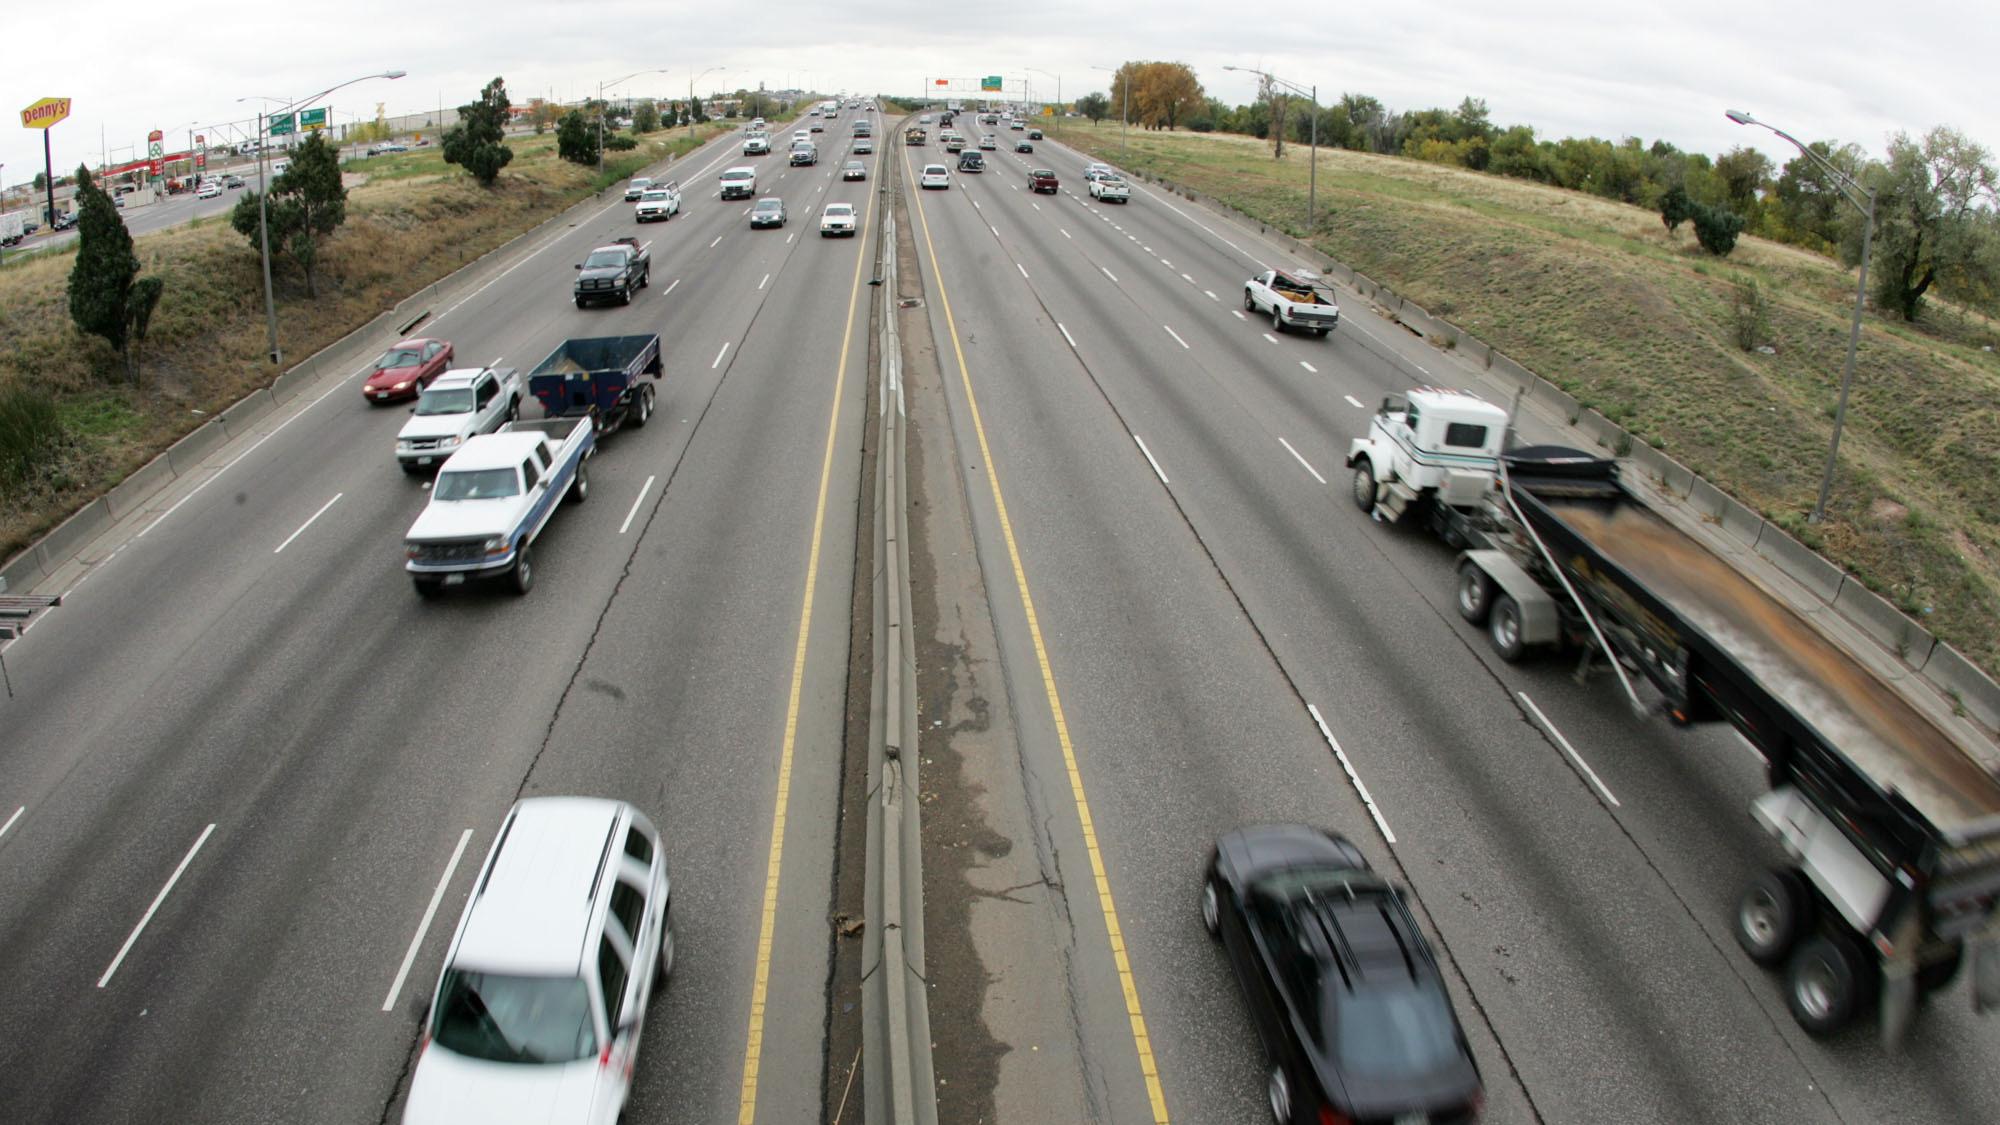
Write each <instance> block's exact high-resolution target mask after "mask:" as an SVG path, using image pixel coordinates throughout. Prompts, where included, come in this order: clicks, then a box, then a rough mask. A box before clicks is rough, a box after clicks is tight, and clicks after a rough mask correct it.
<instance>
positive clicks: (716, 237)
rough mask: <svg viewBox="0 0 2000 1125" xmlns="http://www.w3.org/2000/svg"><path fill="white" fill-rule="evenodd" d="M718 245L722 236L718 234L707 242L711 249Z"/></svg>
mask: <svg viewBox="0 0 2000 1125" xmlns="http://www.w3.org/2000/svg"><path fill="white" fill-rule="evenodd" d="M720 245H722V236H721V235H719V234H718V235H716V236H715V241H714V242H711V243H709V244H708V248H709V249H710V250H713V249H715V248H716V247H717V246H720Z"/></svg>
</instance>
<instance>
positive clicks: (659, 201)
mask: <svg viewBox="0 0 2000 1125" xmlns="http://www.w3.org/2000/svg"><path fill="white" fill-rule="evenodd" d="M680 213H681V191H680V186H679V185H678V184H674V183H664V184H654V185H653V186H652V187H649V188H647V189H646V191H645V194H643V195H641V196H640V197H639V205H638V206H637V207H634V208H632V217H633V218H634V219H636V220H638V221H639V222H642V223H650V222H654V221H664V220H666V219H671V218H673V217H674V216H675V215H678V214H680Z"/></svg>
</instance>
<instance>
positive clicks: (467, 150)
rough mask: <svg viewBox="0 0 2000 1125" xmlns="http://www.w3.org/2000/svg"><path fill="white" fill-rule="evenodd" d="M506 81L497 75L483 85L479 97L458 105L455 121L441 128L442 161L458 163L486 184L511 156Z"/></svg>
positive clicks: (498, 176)
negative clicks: (508, 136) (447, 127)
mask: <svg viewBox="0 0 2000 1125" xmlns="http://www.w3.org/2000/svg"><path fill="white" fill-rule="evenodd" d="M510 108H511V105H510V103H509V102H508V101H507V84H506V82H505V81H503V80H502V79H499V78H495V79H494V80H493V81H491V82H488V83H487V84H486V88H485V89H484V90H481V91H480V92H479V100H478V101H475V102H467V103H466V104H465V105H462V106H459V107H458V124H456V125H453V126H452V127H451V128H449V129H446V130H445V131H444V162H445V163H446V164H457V165H459V166H460V167H462V168H464V169H465V170H466V171H468V172H470V173H472V178H473V179H475V180H478V181H479V182H480V183H481V184H482V185H484V186H486V187H492V186H493V181H494V180H497V179H499V178H500V169H502V168H505V167H506V166H507V165H508V163H509V162H511V161H512V160H513V159H514V150H513V149H511V148H508V147H507V140H506V137H507V111H508V110H509V109H510Z"/></svg>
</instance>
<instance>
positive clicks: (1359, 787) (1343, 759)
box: [1306, 703, 1396, 844]
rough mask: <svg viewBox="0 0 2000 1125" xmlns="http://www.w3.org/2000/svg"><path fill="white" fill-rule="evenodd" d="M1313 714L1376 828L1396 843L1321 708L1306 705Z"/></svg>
mask: <svg viewBox="0 0 2000 1125" xmlns="http://www.w3.org/2000/svg"><path fill="white" fill-rule="evenodd" d="M1306 710H1308V711H1310V712H1312V717H1313V722H1315V723H1318V724H1319V733H1320V734H1321V735H1323V736H1325V738H1326V744H1327V745H1328V746H1331V747H1333V756H1334V757H1336V758H1338V759H1340V768H1341V769H1343V770H1346V771H1347V780H1349V781H1351V782H1353V783H1354V791H1355V792H1356V793H1359V794H1361V803H1362V804H1363V805H1366V806H1367V807H1368V815H1369V816H1372V817H1374V818H1375V827H1377V828H1380V829H1381V830H1382V838H1383V839H1384V840H1386V841H1388V842H1389V843H1391V844H1393V843H1395V842H1396V834H1395V833H1394V832H1391V831H1390V830H1389V822H1388V821H1387V820H1385V819H1383V817H1382V810H1381V809H1378V808H1376V807H1375V798H1374V797H1372V796H1370V795H1369V794H1368V787H1367V786H1366V785H1363V784H1362V783H1361V775H1360V774H1358V773H1355V772H1354V763H1352V762H1350V761H1348V760H1347V751H1345V750H1342V749H1341V748H1340V741H1339V740H1338V739H1336V738H1334V737H1333V731H1331V730H1329V729H1327V725H1326V720H1325V719H1324V718H1322V717H1321V716H1320V713H1319V708H1317V707H1315V706H1313V705H1312V704H1310V703H1308V704H1306Z"/></svg>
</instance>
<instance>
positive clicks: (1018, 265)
mask: <svg viewBox="0 0 2000 1125" xmlns="http://www.w3.org/2000/svg"><path fill="white" fill-rule="evenodd" d="M1014 268H1015V269H1017V270H1020V271H1021V276H1022V277H1026V276H1028V267H1026V266H1024V265H1022V264H1021V263H1019V262H1015V263H1014Z"/></svg>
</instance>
